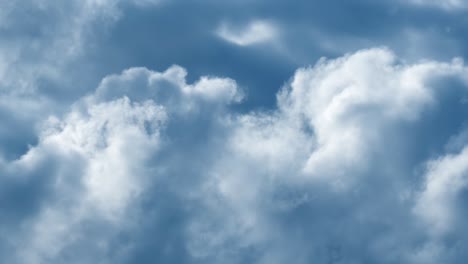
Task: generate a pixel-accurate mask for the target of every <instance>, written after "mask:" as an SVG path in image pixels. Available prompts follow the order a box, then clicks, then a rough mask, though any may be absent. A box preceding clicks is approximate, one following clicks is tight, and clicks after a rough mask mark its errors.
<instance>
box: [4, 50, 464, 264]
mask: <svg viewBox="0 0 468 264" xmlns="http://www.w3.org/2000/svg"><path fill="white" fill-rule="evenodd" d="M466 73H467V68H466V67H465V66H464V65H463V62H462V61H461V60H460V59H454V60H453V61H452V62H449V63H444V62H435V61H422V62H419V63H415V64H406V63H404V62H401V61H400V60H399V59H398V58H397V57H396V55H395V54H394V53H393V52H392V51H390V50H388V49H386V48H374V49H369V50H362V51H359V52H356V53H353V54H348V55H345V56H343V57H340V58H337V59H332V60H327V59H322V60H320V61H319V62H317V64H316V65H315V66H313V67H308V68H301V69H298V70H297V71H296V73H295V74H294V76H293V77H292V79H291V81H290V82H288V83H287V84H286V85H285V87H283V88H282V89H281V90H280V92H279V93H278V96H277V98H278V106H277V109H275V110H274V111H254V112H248V113H244V114H242V113H237V112H236V111H234V109H233V108H232V106H231V104H233V103H234V104H235V103H238V102H240V100H241V98H242V91H241V89H240V88H239V87H238V85H237V84H236V82H235V81H234V80H232V79H229V78H221V77H201V78H200V79H199V80H198V81H195V82H193V83H188V82H187V81H186V76H187V72H186V71H185V69H183V68H181V67H179V66H173V67H170V68H169V69H167V70H166V71H163V72H156V71H151V70H148V69H146V68H130V69H127V70H125V71H123V72H122V73H121V74H116V75H109V76H107V77H105V78H104V79H103V80H102V81H101V83H100V85H99V86H98V87H97V89H96V90H95V92H93V93H92V94H89V95H88V96H85V97H83V98H81V99H79V100H78V101H76V102H75V103H74V104H73V106H72V107H71V108H70V109H69V111H68V113H67V114H65V115H63V116H56V117H50V118H49V119H48V120H47V121H45V122H44V123H43V124H42V126H41V128H40V134H39V140H38V143H37V144H36V145H35V146H32V147H31V148H30V149H29V150H28V151H27V153H26V154H24V155H23V156H21V157H20V158H19V159H16V160H13V161H8V160H2V161H1V164H0V166H1V167H0V172H1V175H2V176H1V183H2V184H1V186H2V192H1V193H2V197H1V198H2V199H1V200H2V201H16V202H17V203H18V205H19V204H21V203H22V204H25V205H28V206H29V207H30V209H29V210H28V211H25V212H19V211H17V209H16V207H15V206H14V205H11V206H8V203H7V202H3V203H2V205H3V206H2V208H3V209H2V210H3V215H5V216H6V217H5V218H3V219H2V220H1V222H0V223H1V229H0V237H1V241H2V242H1V244H0V248H1V250H0V251H1V252H2V254H6V253H5V252H8V251H10V252H16V253H15V254H8V255H5V256H8V257H7V259H8V261H9V262H11V263H61V262H64V261H66V262H67V263H83V262H99V263H134V262H138V263H149V262H152V261H154V260H164V261H168V262H171V261H172V262H173V261H176V262H179V263H200V262H204V263H219V262H223V263H245V262H252V263H284V262H286V261H288V260H290V259H292V258H294V259H295V261H296V263H310V262H311V261H315V262H318V263H327V262H329V263H359V262H364V261H370V262H377V261H378V262H379V263H395V262H400V263H440V262H446V263H461V261H462V260H463V259H465V257H466V253H463V250H461V248H463V245H464V244H465V243H467V241H466V239H465V238H464V235H463V233H457V232H456V231H459V229H457V227H458V226H460V225H461V224H462V219H463V217H464V209H463V208H462V207H460V206H462V204H460V203H462V201H461V200H460V199H464V198H463V197H462V196H460V195H461V194H462V193H463V191H464V189H465V188H466V180H465V178H466V177H464V176H463V175H465V174H466V168H465V167H466V165H465V164H466V161H465V160H466V157H465V156H466V150H465V147H464V146H465V144H466V142H465V141H464V140H463V139H464V137H463V133H464V130H463V122H464V118H463V117H460V118H459V119H457V117H453V118H454V119H456V120H454V125H453V126H452V127H451V129H450V131H447V133H444V134H442V135H440V138H438V137H433V138H431V137H429V138H427V139H424V135H430V133H429V132H428V131H427V130H428V129H434V128H435V127H437V126H438V124H437V123H431V122H432V121H434V120H437V119H433V117H434V118H435V117H438V116H439V115H440V116H441V117H440V118H446V117H447V113H450V111H451V109H453V108H454V107H457V105H459V106H463V104H464V102H463V101H460V98H463V96H466V92H467V91H466V86H467V80H466V76H467V75H466ZM452 95H456V96H452ZM444 98H445V99H446V100H445V99H444ZM454 98H455V100H453V99H454ZM423 145H424V146H423ZM448 146H451V147H450V148H449V147H448ZM426 147H427V148H426ZM429 147H430V148H429ZM415 149H416V150H418V151H420V152H421V153H417V155H416V154H415V153H412V151H414V150H415ZM434 150H436V151H437V152H436V153H437V154H436V155H435V156H434V153H432V151H434ZM25 190H34V192H33V193H25ZM15 197H22V198H21V200H19V199H18V198H15ZM20 201H23V202H21V203H20ZM148 231H150V232H151V234H148ZM171 237H175V238H176V240H174V239H172V238H171ZM84 252H86V254H84Z"/></svg>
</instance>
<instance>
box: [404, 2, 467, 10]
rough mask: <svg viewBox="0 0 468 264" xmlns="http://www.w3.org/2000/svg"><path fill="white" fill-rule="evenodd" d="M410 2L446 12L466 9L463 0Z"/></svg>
mask: <svg viewBox="0 0 468 264" xmlns="http://www.w3.org/2000/svg"><path fill="white" fill-rule="evenodd" d="M410 2H411V3H413V4H416V5H426V6H435V7H440V8H444V9H447V10H460V9H465V8H466V7H467V5H466V4H467V3H466V1H465V0H443V1H437V0H412V1H410Z"/></svg>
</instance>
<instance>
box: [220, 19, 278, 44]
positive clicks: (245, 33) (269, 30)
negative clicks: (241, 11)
mask: <svg viewBox="0 0 468 264" xmlns="http://www.w3.org/2000/svg"><path fill="white" fill-rule="evenodd" d="M216 34H217V35H218V36H219V37H220V38H222V39H224V40H226V41H228V42H231V43H233V44H236V45H239V46H250V45H253V44H260V43H265V42H270V41H273V40H274V39H275V38H276V37H277V35H278V29H277V28H276V27H275V26H274V25H273V24H272V23H270V22H268V21H262V20H255V21H252V22H250V23H249V24H248V25H247V26H245V27H244V28H235V27H233V26H230V25H228V24H225V23H224V24H221V26H219V28H218V29H217V31H216Z"/></svg>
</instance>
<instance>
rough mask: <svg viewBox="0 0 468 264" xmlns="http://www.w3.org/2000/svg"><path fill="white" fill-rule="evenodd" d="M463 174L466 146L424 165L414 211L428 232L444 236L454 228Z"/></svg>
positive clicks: (466, 181) (466, 182)
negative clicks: (421, 186) (424, 169)
mask: <svg viewBox="0 0 468 264" xmlns="http://www.w3.org/2000/svg"><path fill="white" fill-rule="evenodd" d="M465 144H466V143H465ZM467 175H468V147H465V148H464V149H463V150H462V151H461V152H460V153H458V154H448V155H446V156H443V157H441V158H439V159H436V160H433V161H431V162H430V163H429V164H428V171H427V174H426V175H425V177H426V179H425V180H426V183H425V185H424V190H423V191H422V193H421V194H420V197H419V198H418V202H417V204H416V207H415V213H416V214H417V215H419V216H421V217H422V218H423V219H424V220H425V221H426V222H427V224H428V230H429V232H430V233H431V234H432V235H434V236H436V237H439V236H444V235H446V234H447V233H449V232H452V231H454V229H455V228H456V226H457V225H456V224H457V223H456V218H457V217H459V216H457V211H458V208H457V206H458V202H457V197H458V195H459V193H460V192H461V191H462V190H464V189H466V188H467V186H468V176H467Z"/></svg>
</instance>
